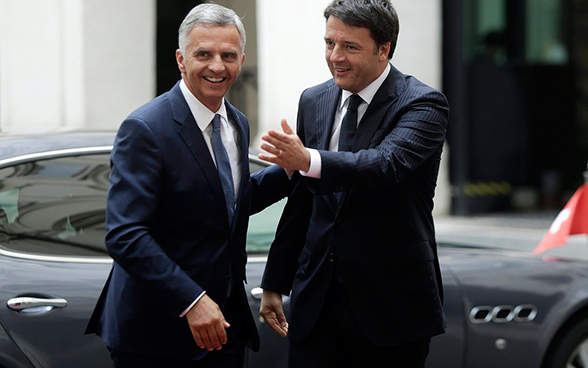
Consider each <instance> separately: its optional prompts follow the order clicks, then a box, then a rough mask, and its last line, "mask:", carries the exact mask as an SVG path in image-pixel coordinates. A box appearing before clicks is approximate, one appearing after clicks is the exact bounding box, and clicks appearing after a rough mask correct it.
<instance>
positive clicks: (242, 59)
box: [241, 53, 245, 66]
mask: <svg viewBox="0 0 588 368" xmlns="http://www.w3.org/2000/svg"><path fill="white" fill-rule="evenodd" d="M244 63H245V53H243V56H242V57H241V66H243V64H244Z"/></svg>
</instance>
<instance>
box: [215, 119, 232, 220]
mask: <svg viewBox="0 0 588 368" xmlns="http://www.w3.org/2000/svg"><path fill="white" fill-rule="evenodd" d="M220 124H221V116H220V115H219V114H216V115H215V116H214V119H212V149H213V151H214V157H215V159H216V167H217V169H218V174H219V176H220V180H221V185H222V187H223V193H224V194H225V201H226V202H227V203H226V204H227V213H228V215H229V224H232V223H233V215H234V214H235V189H234V188H235V187H234V186H233V174H232V172H231V163H230V162H229V155H228V154H227V150H226V149H225V145H224V144H223V141H222V139H221V127H220Z"/></svg>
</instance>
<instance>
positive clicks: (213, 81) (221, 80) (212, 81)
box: [204, 77, 226, 84]
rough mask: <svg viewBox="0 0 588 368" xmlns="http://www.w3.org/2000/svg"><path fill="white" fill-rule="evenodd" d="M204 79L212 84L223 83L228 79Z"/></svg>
mask: <svg viewBox="0 0 588 368" xmlns="http://www.w3.org/2000/svg"><path fill="white" fill-rule="evenodd" d="M204 79H206V80H207V81H209V82H210V83H216V84H219V83H222V82H224V81H225V80H226V78H213V77H204Z"/></svg>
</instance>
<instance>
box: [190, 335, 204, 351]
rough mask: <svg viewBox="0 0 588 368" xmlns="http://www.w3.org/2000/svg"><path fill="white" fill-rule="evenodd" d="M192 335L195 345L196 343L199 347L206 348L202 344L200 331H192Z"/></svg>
mask: <svg viewBox="0 0 588 368" xmlns="http://www.w3.org/2000/svg"><path fill="white" fill-rule="evenodd" d="M192 336H193V337H194V341H196V345H198V347H199V348H200V349H204V348H206V345H204V341H203V340H202V335H200V331H192Z"/></svg>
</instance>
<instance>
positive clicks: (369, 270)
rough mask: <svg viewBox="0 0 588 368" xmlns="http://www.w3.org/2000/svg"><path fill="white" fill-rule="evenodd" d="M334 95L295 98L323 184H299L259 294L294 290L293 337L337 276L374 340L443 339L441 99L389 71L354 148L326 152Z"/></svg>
mask: <svg viewBox="0 0 588 368" xmlns="http://www.w3.org/2000/svg"><path fill="white" fill-rule="evenodd" d="M340 98H341V90H340V89H339V88H338V87H337V86H336V85H335V83H334V81H333V80H329V81H327V82H325V83H323V84H321V85H318V86H315V87H312V88H309V89H307V90H306V91H304V92H303V94H302V96H301V98H300V104H299V110H298V121H297V127H298V135H299V136H300V138H301V140H302V141H303V143H304V144H305V145H306V146H307V147H310V148H316V149H318V150H319V153H320V155H321V159H322V173H321V179H311V178H303V177H299V181H298V183H296V186H295V189H294V190H293V192H292V194H291V195H290V197H289V199H288V203H287V205H286V208H285V210H284V213H283V215H282V218H281V220H280V224H279V227H278V231H277V234H276V239H275V241H274V243H273V244H272V248H271V250H270V254H269V258H268V263H267V267H266V270H265V273H264V278H263V283H262V286H263V288H264V289H267V290H273V291H277V292H280V293H282V294H285V295H288V294H290V292H291V307H290V315H289V321H290V331H289V335H290V338H291V339H292V340H294V341H300V340H303V339H304V338H305V337H307V336H308V334H310V332H311V331H312V328H313V326H314V324H315V322H316V320H317V318H318V315H319V312H320V310H321V307H322V305H323V302H324V299H325V295H326V294H327V293H326V291H327V288H328V285H329V283H330V281H331V278H332V275H333V273H334V272H337V273H338V275H339V278H340V279H341V280H342V281H343V284H344V286H345V289H346V291H347V293H348V296H349V300H350V303H351V307H352V310H353V311H354V314H355V317H356V319H357V321H358V323H359V325H360V326H361V328H362V330H363V332H364V334H365V335H366V336H367V337H368V338H369V339H370V340H371V341H372V342H373V343H374V344H376V345H378V346H390V345H396V344H401V343H407V342H410V341H414V340H417V339H422V338H426V337H430V336H434V335H437V334H441V333H443V332H444V330H445V328H446V321H445V316H444V314H443V308H442V302H441V301H442V285H441V275H440V271H439V263H438V260H437V246H436V242H435V231H434V225H433V218H432V214H431V212H432V209H433V195H434V190H435V185H436V180H437V174H438V171H439V163H440V159H441V151H442V148H443V142H444V141H445V131H446V126H447V119H448V112H449V110H448V104H447V101H446V99H445V97H444V96H443V94H441V93H440V92H438V91H436V90H434V89H432V88H430V87H428V86H427V85H425V84H423V83H421V82H420V81H418V80H417V79H416V78H414V77H411V76H407V75H404V74H402V73H401V72H399V71H398V70H396V69H395V68H394V67H392V68H391V71H390V74H389V76H388V77H387V79H386V80H385V82H384V83H383V85H382V86H381V87H380V89H379V90H378V92H377V93H376V95H375V96H374V99H373V101H372V102H371V103H370V105H369V107H368V109H367V111H366V113H365V115H364V116H363V118H362V120H361V122H360V124H359V126H358V130H357V133H356V135H355V138H354V142H353V144H352V151H351V152H330V151H328V146H329V139H330V136H331V130H332V125H333V120H334V116H335V110H336V108H337V106H338V103H339V101H340ZM339 191H342V192H343V193H342V195H341V197H342V198H341V199H340V200H337V198H336V196H335V195H334V192H339Z"/></svg>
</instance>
